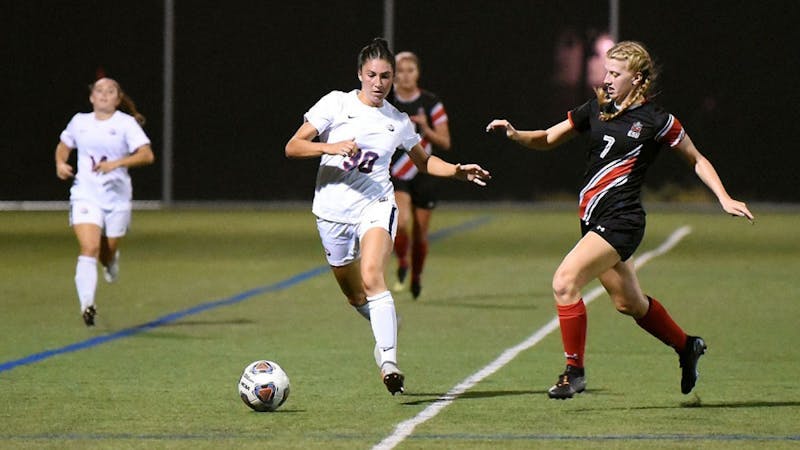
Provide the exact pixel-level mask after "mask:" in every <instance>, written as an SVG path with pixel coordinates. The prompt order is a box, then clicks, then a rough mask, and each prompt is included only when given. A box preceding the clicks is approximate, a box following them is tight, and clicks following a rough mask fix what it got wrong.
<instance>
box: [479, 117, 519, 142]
mask: <svg viewBox="0 0 800 450" xmlns="http://www.w3.org/2000/svg"><path fill="white" fill-rule="evenodd" d="M486 132H487V133H491V132H495V133H505V135H506V137H507V138H509V139H512V140H513V139H514V138H515V137H516V136H517V129H516V128H514V126H513V125H511V122H509V121H507V120H505V119H494V120H493V121H491V122H489V125H486Z"/></svg>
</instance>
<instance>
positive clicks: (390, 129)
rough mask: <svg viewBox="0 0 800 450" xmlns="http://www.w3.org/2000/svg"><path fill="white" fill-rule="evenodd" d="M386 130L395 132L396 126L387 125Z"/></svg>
mask: <svg viewBox="0 0 800 450" xmlns="http://www.w3.org/2000/svg"><path fill="white" fill-rule="evenodd" d="M386 129H387V130H389V131H394V125H392V124H388V125H386Z"/></svg>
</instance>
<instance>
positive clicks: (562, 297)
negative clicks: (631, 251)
mask: <svg viewBox="0 0 800 450" xmlns="http://www.w3.org/2000/svg"><path fill="white" fill-rule="evenodd" d="M619 261H620V258H619V254H618V253H617V251H616V250H614V248H613V247H612V246H611V245H610V244H609V243H608V242H606V240H605V239H603V238H602V237H600V236H599V235H597V234H596V233H593V232H589V233H586V234H585V235H584V236H583V237H582V238H581V240H579V241H578V243H577V244H575V247H573V248H572V250H571V251H570V252H569V253H568V254H567V256H565V257H564V259H563V260H562V261H561V264H560V265H559V266H558V269H556V273H555V275H553V295H554V297H555V299H556V303H558V304H559V305H571V304H573V303H576V302H578V301H579V300H580V299H581V289H583V287H584V286H586V285H587V284H588V283H589V282H590V281H592V280H593V279H595V278H598V277H599V276H600V274H602V273H604V272H606V271H607V270H609V269H610V268H612V267H613V266H614V265H615V264H617V263H618V262H619Z"/></svg>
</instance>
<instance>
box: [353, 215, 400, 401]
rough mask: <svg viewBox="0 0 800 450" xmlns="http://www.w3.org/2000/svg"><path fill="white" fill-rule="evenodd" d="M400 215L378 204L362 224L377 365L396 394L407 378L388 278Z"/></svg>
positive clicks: (364, 271)
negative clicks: (401, 365) (400, 361)
mask: <svg viewBox="0 0 800 450" xmlns="http://www.w3.org/2000/svg"><path fill="white" fill-rule="evenodd" d="M396 213H397V211H396V208H395V207H394V206H393V205H390V204H383V205H377V207H376V208H374V209H373V210H372V211H369V212H368V213H367V214H366V215H365V217H364V220H363V221H362V222H361V224H360V235H361V238H360V241H361V279H362V281H363V283H364V292H365V293H366V295H367V304H368V305H369V314H370V323H371V324H372V332H373V335H374V336H375V343H376V346H377V351H376V356H377V358H376V359H377V361H376V362H378V363H379V365H380V368H381V377H382V378H383V382H384V384H385V385H386V388H387V389H388V390H389V392H390V393H391V394H392V395H394V394H397V393H401V392H403V389H404V387H403V380H404V375H403V373H402V372H401V371H400V369H399V368H398V364H397V312H396V310H395V304H394V298H393V297H392V293H391V292H390V291H389V289H388V288H387V286H386V279H385V277H384V273H385V269H386V265H387V263H388V261H389V258H390V257H391V254H392V236H393V233H394V232H395V230H396V227H397V225H396V220H395V218H396Z"/></svg>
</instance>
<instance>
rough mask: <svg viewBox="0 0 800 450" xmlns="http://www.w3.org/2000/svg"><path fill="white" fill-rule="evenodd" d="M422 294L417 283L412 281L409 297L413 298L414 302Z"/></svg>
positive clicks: (420, 287) (420, 286)
mask: <svg viewBox="0 0 800 450" xmlns="http://www.w3.org/2000/svg"><path fill="white" fill-rule="evenodd" d="M421 293H422V285H421V284H419V281H412V282H411V296H412V297H414V300H416V299H417V297H419V294H421Z"/></svg>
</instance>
